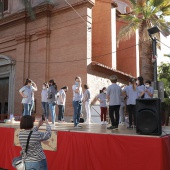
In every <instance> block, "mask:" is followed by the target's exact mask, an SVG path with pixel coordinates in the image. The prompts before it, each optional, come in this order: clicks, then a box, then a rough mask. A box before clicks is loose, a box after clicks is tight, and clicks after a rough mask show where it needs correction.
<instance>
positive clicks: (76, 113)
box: [73, 101, 82, 126]
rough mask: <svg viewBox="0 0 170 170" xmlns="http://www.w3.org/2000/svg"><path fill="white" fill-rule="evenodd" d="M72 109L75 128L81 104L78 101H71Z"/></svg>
mask: <svg viewBox="0 0 170 170" xmlns="http://www.w3.org/2000/svg"><path fill="white" fill-rule="evenodd" d="M73 108H74V117H73V121H74V126H77V125H78V124H79V120H80V114H81V111H82V103H80V102H79V101H73Z"/></svg>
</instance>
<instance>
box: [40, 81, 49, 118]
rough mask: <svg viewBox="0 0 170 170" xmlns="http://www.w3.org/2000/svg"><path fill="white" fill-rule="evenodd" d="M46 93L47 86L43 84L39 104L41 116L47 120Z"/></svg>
mask: <svg viewBox="0 0 170 170" xmlns="http://www.w3.org/2000/svg"><path fill="white" fill-rule="evenodd" d="M47 91H48V84H47V83H43V86H42V92H41V104H42V109H43V114H44V115H45V117H46V118H47V119H48V102H47Z"/></svg>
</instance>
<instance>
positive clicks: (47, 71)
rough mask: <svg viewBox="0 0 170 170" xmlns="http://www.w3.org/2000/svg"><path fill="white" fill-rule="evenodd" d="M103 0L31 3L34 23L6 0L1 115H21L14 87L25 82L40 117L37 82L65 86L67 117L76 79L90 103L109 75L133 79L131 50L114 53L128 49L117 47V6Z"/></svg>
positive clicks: (0, 47)
mask: <svg viewBox="0 0 170 170" xmlns="http://www.w3.org/2000/svg"><path fill="white" fill-rule="evenodd" d="M103 1H104V2H101V1H99V0H96V1H95V0H67V1H65V0H53V1H47V0H32V1H31V2H32V7H33V11H34V13H35V16H36V19H35V20H31V19H30V17H29V16H28V13H27V12H26V11H25V8H24V6H23V4H22V3H21V0H8V4H6V5H7V7H6V8H4V9H6V10H5V12H4V17H3V18H1V19H0V107H1V108H0V110H1V112H0V114H4V113H8V114H15V115H21V113H22V104H21V99H22V98H21V96H20V94H19V89H20V88H21V87H22V86H23V83H24V81H25V79H26V78H31V79H32V80H33V81H34V82H35V83H36V84H37V86H38V91H37V92H35V99H36V103H35V108H34V110H35V112H36V114H37V115H40V114H42V109H41V90H42V83H44V82H48V81H49V80H50V79H54V80H55V81H56V83H57V86H58V89H60V88H61V87H63V86H68V87H69V91H68V92H67V102H66V114H67V115H72V114H73V109H72V89H71V88H72V85H73V84H74V79H75V77H76V76H80V77H81V78H82V81H83V84H86V83H88V84H89V86H90V88H91V91H92V100H93V98H95V96H96V95H97V94H98V93H99V90H100V89H101V88H102V87H104V86H108V85H109V84H110V81H109V79H108V78H109V76H110V75H112V74H116V75H118V77H119V82H120V83H127V82H128V79H129V77H133V76H136V75H137V74H136V65H135V64H136V49H135V50H132V49H130V50H129V51H127V50H126V51H124V52H123V50H122V52H119V53H117V52H116V51H117V50H119V51H121V49H124V48H126V46H127V43H125V42H123V43H121V44H120V45H119V47H118V48H117V46H116V35H117V31H118V30H119V27H120V23H119V22H118V21H117V20H116V17H117V16H116V14H117V12H118V11H119V10H118V6H116V5H115V3H113V2H110V1H108V0H103ZM102 11H103V13H102ZM129 43H132V44H133V43H136V39H135V38H134V39H132V40H130V41H129ZM128 45H129V44H128ZM127 55H128V57H129V59H126V56H127ZM128 57H127V58H128ZM123 63H124V64H123ZM126 63H127V64H128V65H129V64H130V63H132V64H131V65H130V67H128V65H127V66H125V65H126ZM134 65H135V66H134ZM132 66H134V67H132Z"/></svg>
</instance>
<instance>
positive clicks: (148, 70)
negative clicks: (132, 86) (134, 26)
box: [139, 22, 154, 81]
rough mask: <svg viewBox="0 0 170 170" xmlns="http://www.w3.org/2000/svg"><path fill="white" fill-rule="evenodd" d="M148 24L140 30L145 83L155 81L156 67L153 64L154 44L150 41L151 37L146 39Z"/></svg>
mask: <svg viewBox="0 0 170 170" xmlns="http://www.w3.org/2000/svg"><path fill="white" fill-rule="evenodd" d="M147 34H148V33H147V23H146V22H143V23H142V25H141V28H140V29H139V57H140V61H139V62H140V63H139V64H140V76H142V77H143V78H144V81H146V80H150V81H153V75H154V67H153V64H152V42H151V41H149V39H150V37H149V35H148V39H146V37H147V36H146V35H147Z"/></svg>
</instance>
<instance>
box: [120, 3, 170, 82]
mask: <svg viewBox="0 0 170 170" xmlns="http://www.w3.org/2000/svg"><path fill="white" fill-rule="evenodd" d="M129 2H130V3H131V11H130V13H127V14H120V15H119V19H120V20H121V21H123V22H124V23H125V25H124V26H123V27H122V28H121V29H120V32H119V34H118V42H119V41H121V40H127V39H130V38H131V37H132V36H133V35H135V32H136V30H138V31H139V56H140V75H141V76H143V77H144V79H145V80H146V79H148V80H153V64H152V47H151V41H149V38H150V37H149V36H148V31H147V30H148V29H149V28H151V27H153V26H157V27H159V29H160V30H161V31H163V32H164V33H166V34H169V33H170V27H169V26H170V25H169V24H168V23H167V22H166V20H165V19H164V17H165V16H170V1H169V0H129ZM156 36H157V38H158V39H159V37H160V36H159V34H157V35H156Z"/></svg>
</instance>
